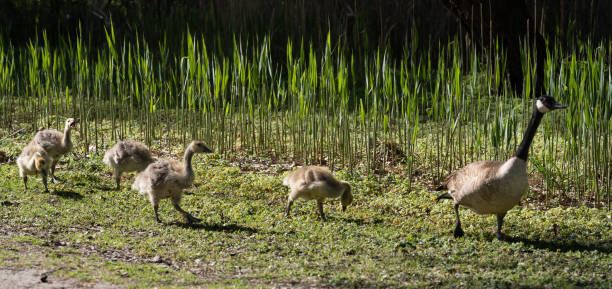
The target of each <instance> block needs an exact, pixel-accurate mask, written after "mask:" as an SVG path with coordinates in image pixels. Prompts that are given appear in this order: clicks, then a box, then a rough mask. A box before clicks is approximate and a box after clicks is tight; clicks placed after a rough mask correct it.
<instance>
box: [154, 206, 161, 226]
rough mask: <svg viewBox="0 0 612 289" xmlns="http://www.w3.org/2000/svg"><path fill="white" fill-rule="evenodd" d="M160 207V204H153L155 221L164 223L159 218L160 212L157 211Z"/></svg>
mask: <svg viewBox="0 0 612 289" xmlns="http://www.w3.org/2000/svg"><path fill="white" fill-rule="evenodd" d="M158 208H159V205H158V204H154V205H153V212H155V221H157V222H158V223H160V224H161V223H162V221H161V220H160V219H159V214H158V213H157V209H158Z"/></svg>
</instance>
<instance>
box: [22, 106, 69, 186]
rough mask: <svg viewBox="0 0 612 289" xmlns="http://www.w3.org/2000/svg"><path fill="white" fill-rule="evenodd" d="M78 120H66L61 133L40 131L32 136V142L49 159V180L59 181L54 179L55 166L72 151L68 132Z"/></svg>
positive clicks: (49, 130) (50, 130)
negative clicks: (44, 152) (43, 151)
mask: <svg viewBox="0 0 612 289" xmlns="http://www.w3.org/2000/svg"><path fill="white" fill-rule="evenodd" d="M77 123H78V120H75V119H74V118H69V119H66V124H65V126H64V132H63V133H61V132H59V131H57V130H54V129H44V130H40V131H38V132H37V133H36V135H35V136H34V140H33V142H34V143H36V144H38V145H39V146H41V147H42V148H43V149H44V150H45V151H46V152H47V154H48V155H49V157H50V158H51V180H53V181H54V182H59V181H61V180H60V179H58V178H57V177H55V166H56V165H57V162H58V161H59V159H60V158H61V157H62V156H63V155H65V154H66V153H68V152H70V151H71V150H72V140H71V138H70V135H71V133H70V131H71V130H72V129H73V128H76V124H77Z"/></svg>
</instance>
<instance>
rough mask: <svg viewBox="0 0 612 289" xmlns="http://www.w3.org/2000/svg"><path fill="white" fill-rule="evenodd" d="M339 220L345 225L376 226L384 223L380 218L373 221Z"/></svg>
mask: <svg viewBox="0 0 612 289" xmlns="http://www.w3.org/2000/svg"><path fill="white" fill-rule="evenodd" d="M338 220H341V221H343V222H345V223H353V224H356V225H375V224H381V223H382V222H383V220H381V219H378V218H373V219H369V220H366V219H353V218H338Z"/></svg>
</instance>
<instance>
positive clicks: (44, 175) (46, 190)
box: [42, 170, 49, 194]
mask: <svg viewBox="0 0 612 289" xmlns="http://www.w3.org/2000/svg"><path fill="white" fill-rule="evenodd" d="M47 174H48V173H47V170H42V182H43V185H45V193H47V194H48V193H49V188H47Z"/></svg>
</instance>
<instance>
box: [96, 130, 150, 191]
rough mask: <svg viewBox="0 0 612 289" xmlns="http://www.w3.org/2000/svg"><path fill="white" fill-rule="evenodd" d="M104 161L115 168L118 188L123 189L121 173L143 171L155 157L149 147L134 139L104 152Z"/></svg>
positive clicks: (114, 175)
mask: <svg viewBox="0 0 612 289" xmlns="http://www.w3.org/2000/svg"><path fill="white" fill-rule="evenodd" d="M102 161H103V162H104V163H105V164H106V165H108V166H109V167H110V168H111V169H113V178H114V179H115V183H116V185H117V186H116V190H120V189H121V174H122V173H124V172H134V171H136V172H142V171H144V170H145V169H146V168H147V167H148V166H149V164H151V163H152V162H153V161H154V159H153V157H152V156H151V152H150V151H149V148H147V146H145V145H144V144H141V143H139V142H133V141H129V140H128V141H121V142H118V143H116V144H115V145H114V146H113V147H112V148H110V149H108V150H107V151H106V152H105V153H104V158H103V159H102Z"/></svg>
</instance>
